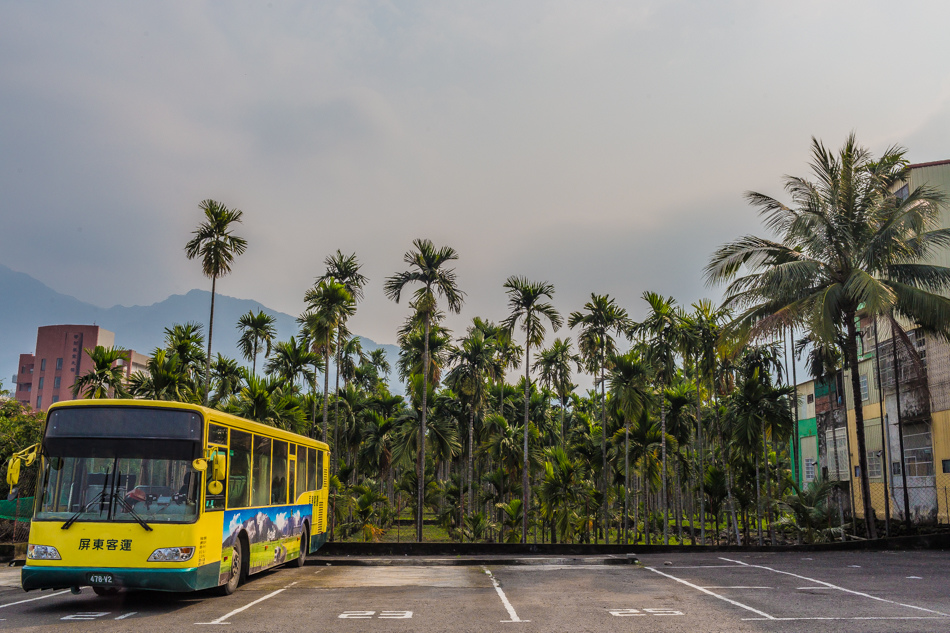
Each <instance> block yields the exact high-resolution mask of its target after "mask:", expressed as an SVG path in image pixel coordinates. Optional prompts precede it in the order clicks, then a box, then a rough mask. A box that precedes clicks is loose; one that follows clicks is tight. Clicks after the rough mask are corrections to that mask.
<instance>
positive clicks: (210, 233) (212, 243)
mask: <svg viewBox="0 0 950 633" xmlns="http://www.w3.org/2000/svg"><path fill="white" fill-rule="evenodd" d="M198 208H200V209H201V210H202V211H204V214H205V221H204V222H202V223H201V224H199V225H198V228H197V229H195V230H194V231H192V235H194V237H193V238H191V239H190V240H189V241H188V243H187V244H185V254H186V255H187V256H188V259H195V258H201V272H203V273H204V275H205V276H206V277H210V278H211V315H210V317H209V318H208V351H207V353H206V354H205V380H204V393H203V395H202V402H205V403H207V402H208V390H209V387H210V382H211V335H212V334H213V333H214V293H215V286H216V284H217V282H218V277H223V276H225V275H227V274H228V273H230V272H231V265H232V264H233V262H234V258H235V257H236V256H238V255H242V254H243V253H244V251H246V250H247V240H245V239H244V238H243V237H238V236H237V235H234V234H233V233H232V232H231V231H232V230H233V228H234V225H235V224H238V223H240V222H241V216H243V215H244V212H243V211H240V210H239V209H229V208H227V207H226V206H224V205H223V204H221V203H220V202H216V201H214V200H203V201H202V202H201V204H199V205H198Z"/></svg>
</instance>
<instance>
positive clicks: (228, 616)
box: [195, 583, 297, 624]
mask: <svg viewBox="0 0 950 633" xmlns="http://www.w3.org/2000/svg"><path fill="white" fill-rule="evenodd" d="M292 584H297V583H292ZM289 586H290V585H287V587H289ZM287 587H284V588H283V589H278V590H277V591H272V592H270V593H269V594H267V595H266V596H261V597H260V598H258V599H257V600H255V601H254V602H250V603H248V604H246V605H244V606H243V607H238V608H237V609H235V610H234V611H231V612H230V613H228V614H225V615H222V616H221V617H220V618H218V619H217V620H212V621H211V622H195V624H230V622H225V620H227V619H228V618H230V617H231V616H232V615H237V614H238V613H240V612H241V611H245V610H247V609H250V608H251V607H253V606H254V605H255V604H258V603H259V602H264V601H265V600H268V599H270V598H273V597H274V596H276V595H277V594H279V593H280V592H282V591H286V589H287Z"/></svg>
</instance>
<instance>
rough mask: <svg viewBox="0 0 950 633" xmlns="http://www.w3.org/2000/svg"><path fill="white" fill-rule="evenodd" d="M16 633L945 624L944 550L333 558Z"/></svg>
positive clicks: (7, 624) (31, 609) (947, 567)
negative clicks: (459, 561) (526, 560)
mask: <svg viewBox="0 0 950 633" xmlns="http://www.w3.org/2000/svg"><path fill="white" fill-rule="evenodd" d="M12 578H13V576H12V570H9V571H8V570H4V574H3V575H0V628H2V629H10V630H17V631H31V630H43V631H51V630H56V631H60V630H75V631H137V632H139V633H153V632H154V633H166V632H168V631H180V630H191V631H200V630H202V629H207V628H212V629H214V628H216V627H221V626H224V627H227V629H228V630H230V631H339V632H341V633H347V632H356V631H361V632H362V631H379V632H384V631H433V632H435V631H479V632H484V631H495V630H501V631H504V630H508V629H514V630H519V631H525V632H528V631H565V632H566V631H571V632H573V631H703V632H705V631H710V632H712V631H950V590H948V584H950V583H948V581H950V553H948V552H840V553H773V554H721V555H720V554H712V553H709V554H706V553H704V554H663V555H650V556H643V557H641V565H593V564H584V563H583V562H582V561H581V564H569V565H567V564H543V565H493V564H491V563H488V564H486V565H477V566H413V565H411V564H410V565H402V566H394V567H390V566H368V567H366V566H327V565H326V564H325V563H322V562H321V561H319V559H317V560H313V561H311V562H310V564H308V565H307V566H305V567H303V568H299V569H283V570H277V571H273V572H270V573H266V574H264V575H261V576H258V577H255V578H253V579H252V580H251V581H250V582H249V583H247V584H245V585H244V586H242V587H241V588H240V589H239V590H238V591H237V592H236V593H235V594H234V595H231V596H228V597H217V596H212V595H209V594H204V593H201V594H160V593H147V592H130V593H123V594H119V595H118V596H116V597H111V598H100V597H97V596H96V595H95V594H93V593H92V591H91V590H90V589H88V588H87V589H84V590H83V592H82V593H81V594H79V595H72V594H71V593H70V592H68V591H66V592H58V591H57V592H53V591H46V592H42V593H37V592H33V593H23V592H22V591H20V590H18V589H16V587H14V586H11V585H13V584H15V583H14V582H12V580H11V579H12ZM3 585H5V586H3Z"/></svg>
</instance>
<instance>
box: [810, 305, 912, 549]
mask: <svg viewBox="0 0 950 633" xmlns="http://www.w3.org/2000/svg"><path fill="white" fill-rule="evenodd" d="M877 328H878V325H877V317H874V366H875V368H876V369H877V397H878V401H879V402H880V406H881V475H882V477H881V480H882V481H883V482H884V536H885V537H890V535H891V494H890V492H888V490H890V491H891V492H893V490H894V487H893V482H892V481H890V478H889V477H888V475H887V472H888V470H887V466H888V463H889V461H890V442H888V437H887V425H886V423H885V418H886V417H887V412H886V409H887V407H885V406H884V384H883V383H882V382H881V348H880V347H879V346H878V344H877ZM895 342H896V341H895ZM895 349H896V348H895ZM792 367H794V365H793V366H792ZM894 377H895V378H896V377H897V374H894ZM797 395H798V394H797V393H796V396H797ZM795 406H796V409H795V418H796V421H795V436H796V437H797V436H798V421H797V418H798V409H797V407H798V399H797V398H796V400H795ZM798 538H799V540H801V533H799V537H798Z"/></svg>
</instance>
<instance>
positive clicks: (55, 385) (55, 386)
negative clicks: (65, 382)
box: [53, 376, 62, 389]
mask: <svg viewBox="0 0 950 633" xmlns="http://www.w3.org/2000/svg"><path fill="white" fill-rule="evenodd" d="M61 380H62V378H60V377H59V376H56V378H53V389H59V384H60V381H61Z"/></svg>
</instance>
